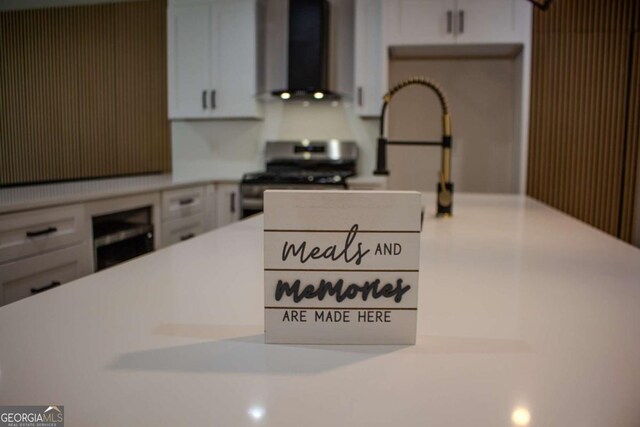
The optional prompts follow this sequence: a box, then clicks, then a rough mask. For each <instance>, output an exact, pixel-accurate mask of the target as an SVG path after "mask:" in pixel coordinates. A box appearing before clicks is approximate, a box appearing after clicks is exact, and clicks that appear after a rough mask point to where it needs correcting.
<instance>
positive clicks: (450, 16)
mask: <svg viewBox="0 0 640 427" xmlns="http://www.w3.org/2000/svg"><path fill="white" fill-rule="evenodd" d="M452 27H453V12H452V11H450V10H447V34H451V31H452Z"/></svg>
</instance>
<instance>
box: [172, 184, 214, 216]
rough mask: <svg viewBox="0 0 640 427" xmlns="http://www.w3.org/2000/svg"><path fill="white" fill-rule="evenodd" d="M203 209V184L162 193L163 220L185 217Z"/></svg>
mask: <svg viewBox="0 0 640 427" xmlns="http://www.w3.org/2000/svg"><path fill="white" fill-rule="evenodd" d="M203 211H204V187H203V186H197V187H189V188H180V189H177V190H169V191H164V192H163V193H162V221H169V220H172V219H177V218H185V217H187V216H190V215H195V214H198V213H200V212H203Z"/></svg>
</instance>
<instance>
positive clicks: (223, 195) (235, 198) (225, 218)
mask: <svg viewBox="0 0 640 427" xmlns="http://www.w3.org/2000/svg"><path fill="white" fill-rule="evenodd" d="M238 219H240V186H239V185H238V184H218V185H217V186H216V226H217V227H222V226H224V225H227V224H231V223H232V222H235V221H237V220H238Z"/></svg>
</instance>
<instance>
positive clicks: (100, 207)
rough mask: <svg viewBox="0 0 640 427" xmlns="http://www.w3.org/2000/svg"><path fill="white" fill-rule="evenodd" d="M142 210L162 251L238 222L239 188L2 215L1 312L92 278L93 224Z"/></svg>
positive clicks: (195, 189) (206, 187)
mask: <svg viewBox="0 0 640 427" xmlns="http://www.w3.org/2000/svg"><path fill="white" fill-rule="evenodd" d="M142 207H150V208H151V216H152V218H151V221H152V223H153V226H154V241H155V244H154V247H155V248H156V249H159V248H161V247H166V246H170V245H173V244H174V243H179V242H182V241H185V240H189V239H191V238H192V237H195V236H197V235H199V234H202V233H205V232H207V231H209V230H212V229H214V228H217V227H221V226H223V225H226V224H229V223H232V222H234V221H237V220H238V219H239V218H240V196H239V185H238V183H231V182H229V181H227V182H226V183H222V184H220V183H215V182H213V181H211V182H208V183H202V184H200V185H192V186H188V187H180V188H173V189H167V190H164V191H150V192H147V193H142V194H137V195H132V196H123V197H117V198H104V199H98V200H94V201H87V202H84V203H76V204H70V205H66V206H59V207H52V208H42V209H33V210H29V211H24V212H14V213H7V214H3V215H0V306H2V305H5V304H9V303H11V302H14V301H17V300H20V299H22V298H26V297H29V296H31V295H35V294H38V293H41V292H46V291H48V290H50V289H53V288H56V287H58V286H61V285H63V284H64V283H67V282H69V281H71V280H75V279H77V278H80V277H82V276H86V275H88V274H91V273H92V272H93V271H94V268H95V267H94V253H93V252H94V251H93V235H92V219H93V218H94V217H96V216H101V215H107V214H112V213H116V212H122V211H127V210H132V209H137V208H142Z"/></svg>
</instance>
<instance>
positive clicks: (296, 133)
mask: <svg viewBox="0 0 640 427" xmlns="http://www.w3.org/2000/svg"><path fill="white" fill-rule="evenodd" d="M377 132H378V120H375V119H366V120H363V119H361V118H360V117H358V116H356V114H355V113H354V111H353V108H352V105H351V103H350V102H349V101H339V102H338V103H337V104H332V103H331V102H311V103H309V104H308V105H307V106H304V105H303V103H302V101H294V102H287V103H283V102H280V101H275V100H274V101H269V102H266V103H265V105H264V119H263V120H207V121H174V122H172V124H171V136H172V157H173V173H174V175H177V176H181V175H186V174H188V175H190V176H193V175H207V174H211V173H212V172H215V173H216V174H217V175H229V176H230V177H233V176H237V177H238V178H239V177H240V176H241V175H242V173H244V172H250V171H254V170H259V169H262V168H263V167H264V142H265V141H268V140H298V139H303V138H308V139H311V140H313V139H317V140H327V139H331V138H335V139H340V140H353V141H356V142H357V143H358V146H359V148H360V158H359V161H358V171H359V173H360V174H364V175H368V174H371V172H372V171H373V168H374V162H375V147H376V145H375V144H376V138H377V137H378V135H377Z"/></svg>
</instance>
